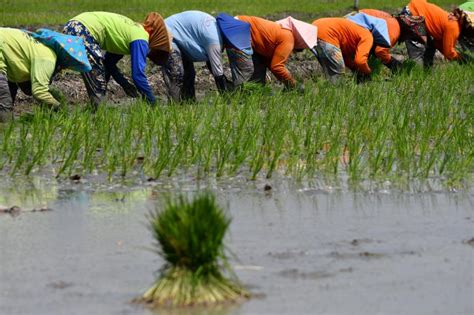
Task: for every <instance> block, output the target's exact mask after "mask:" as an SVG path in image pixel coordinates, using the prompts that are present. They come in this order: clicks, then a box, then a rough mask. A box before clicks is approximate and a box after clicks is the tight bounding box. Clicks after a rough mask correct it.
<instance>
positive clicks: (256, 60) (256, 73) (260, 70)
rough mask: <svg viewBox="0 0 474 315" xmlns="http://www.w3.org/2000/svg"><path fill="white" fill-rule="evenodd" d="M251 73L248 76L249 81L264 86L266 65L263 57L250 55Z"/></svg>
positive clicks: (254, 54) (255, 54)
mask: <svg viewBox="0 0 474 315" xmlns="http://www.w3.org/2000/svg"><path fill="white" fill-rule="evenodd" d="M252 63H253V73H252V75H251V76H250V81H252V82H256V83H260V84H263V85H265V83H266V78H267V65H266V64H265V62H264V60H263V57H262V56H260V55H259V54H257V53H255V52H254V53H253V55H252Z"/></svg>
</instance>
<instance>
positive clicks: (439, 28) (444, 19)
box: [402, 0, 463, 67]
mask: <svg viewBox="0 0 474 315" xmlns="http://www.w3.org/2000/svg"><path fill="white" fill-rule="evenodd" d="M402 14H407V15H413V16H423V17H424V18H425V24H426V31H427V35H428V40H427V43H426V45H425V46H422V45H419V44H417V43H416V42H414V41H410V40H407V41H406V42H405V44H406V46H407V51H408V55H409V57H410V58H411V59H414V60H415V61H417V62H423V65H424V66H425V67H430V66H432V65H433V59H434V55H435V52H436V50H439V51H440V52H441V53H442V54H443V55H444V57H445V58H446V59H447V60H457V61H462V59H463V57H462V56H461V55H460V54H459V53H458V51H456V42H457V40H458V39H459V36H460V34H461V25H460V20H459V19H458V18H457V17H456V16H455V15H453V14H450V13H448V12H447V11H444V10H443V9H441V8H440V7H438V6H437V5H434V4H432V3H428V2H427V1H426V0H412V1H410V3H409V4H408V6H406V7H405V8H404V9H403V10H402Z"/></svg>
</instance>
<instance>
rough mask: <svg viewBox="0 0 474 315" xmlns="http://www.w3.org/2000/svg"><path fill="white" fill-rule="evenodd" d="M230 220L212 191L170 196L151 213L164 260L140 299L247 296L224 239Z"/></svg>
mask: <svg viewBox="0 0 474 315" xmlns="http://www.w3.org/2000/svg"><path fill="white" fill-rule="evenodd" d="M230 222H231V220H230V219H229V218H228V216H227V215H226V213H225V212H224V211H223V210H222V209H221V208H220V207H219V205H218V204H217V202H216V200H215V197H214V196H213V195H211V194H210V193H201V194H199V195H197V196H196V197H194V198H193V199H192V200H189V199H187V198H185V197H183V196H180V197H179V198H176V199H175V200H172V199H169V200H168V202H167V204H166V206H165V208H164V210H162V211H155V212H153V213H151V215H150V229H151V231H152V233H153V237H154V238H155V240H156V243H155V246H156V251H157V253H158V254H159V255H160V256H161V257H162V258H163V259H164V260H165V265H164V266H163V268H161V270H160V272H159V277H158V279H157V280H156V283H155V284H154V285H153V286H152V287H151V288H150V289H149V290H147V291H146V292H145V293H144V294H143V296H142V297H141V298H140V299H139V301H142V302H145V303H149V304H152V305H153V306H190V305H209V304H216V303H226V302H236V301H239V300H242V299H245V298H248V297H249V296H250V294H249V292H248V291H247V290H245V289H244V288H243V287H242V286H241V284H240V283H239V282H238V280H237V279H236V277H235V275H234V274H233V272H232V271H231V268H230V265H229V263H228V258H227V255H226V253H225V246H224V237H225V235H226V232H227V230H228V228H229V225H230Z"/></svg>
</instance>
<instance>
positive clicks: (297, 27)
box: [277, 16, 318, 49]
mask: <svg viewBox="0 0 474 315" xmlns="http://www.w3.org/2000/svg"><path fill="white" fill-rule="evenodd" d="M277 23H278V24H280V25H281V27H283V28H285V29H288V30H290V31H292V32H293V37H294V38H295V48H296V49H305V48H309V49H311V48H313V47H314V46H316V43H317V41H318V37H317V35H318V28H317V27H316V26H314V25H312V24H309V23H305V22H303V21H300V20H297V19H295V18H292V17H291V16H289V17H287V18H284V19H282V20H279V21H277Z"/></svg>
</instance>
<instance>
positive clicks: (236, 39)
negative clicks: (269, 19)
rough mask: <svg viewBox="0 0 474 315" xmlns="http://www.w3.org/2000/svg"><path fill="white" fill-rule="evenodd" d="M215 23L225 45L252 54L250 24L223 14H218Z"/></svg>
mask: <svg viewBox="0 0 474 315" xmlns="http://www.w3.org/2000/svg"><path fill="white" fill-rule="evenodd" d="M216 22H217V26H218V27H219V30H220V32H221V34H222V37H223V38H224V41H225V43H226V44H228V45H230V46H232V47H234V48H237V49H238V50H241V51H244V52H245V53H247V54H250V55H251V54H252V41H251V35H250V23H247V22H244V21H240V20H237V19H236V18H234V17H232V16H230V15H227V14H225V13H220V14H219V15H218V16H217V17H216Z"/></svg>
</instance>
